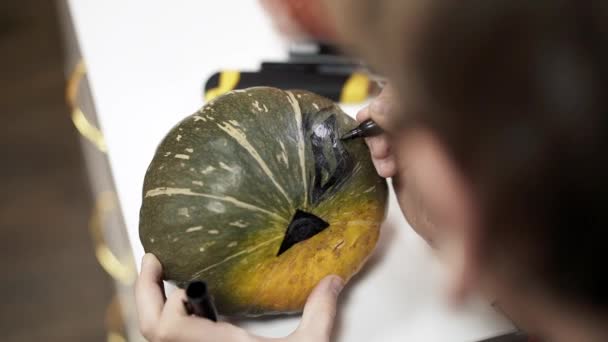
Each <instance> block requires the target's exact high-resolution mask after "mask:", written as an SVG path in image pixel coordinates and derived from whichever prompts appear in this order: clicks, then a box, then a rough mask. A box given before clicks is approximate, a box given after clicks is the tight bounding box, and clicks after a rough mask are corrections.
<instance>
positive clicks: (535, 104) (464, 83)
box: [328, 0, 608, 336]
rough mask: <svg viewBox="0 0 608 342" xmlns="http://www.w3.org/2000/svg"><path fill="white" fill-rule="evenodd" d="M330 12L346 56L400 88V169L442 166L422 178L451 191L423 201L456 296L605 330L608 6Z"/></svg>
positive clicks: (404, 6) (513, 2)
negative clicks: (495, 300)
mask: <svg viewBox="0 0 608 342" xmlns="http://www.w3.org/2000/svg"><path fill="white" fill-rule="evenodd" d="M328 3H329V4H330V7H331V8H332V10H333V13H335V16H336V20H337V22H338V30H340V31H341V37H342V38H343V43H344V45H345V46H346V47H347V48H350V49H352V50H353V51H355V52H357V53H359V54H360V55H362V56H363V57H364V58H366V60H368V61H369V62H370V63H371V64H372V66H373V67H374V68H375V69H377V70H379V71H380V72H381V73H383V74H385V75H387V76H388V77H389V79H390V80H391V82H393V84H394V85H395V86H396V88H397V92H398V94H399V95H400V107H399V108H400V109H399V112H398V113H396V115H395V116H396V117H397V118H399V119H400V120H403V121H405V122H406V125H405V126H406V127H407V128H405V129H402V130H401V131H400V132H398V133H396V134H395V135H396V136H397V138H396V141H397V142H398V141H408V142H409V143H410V146H409V147H408V148H405V149H397V151H396V152H397V153H399V151H407V154H406V155H399V156H397V157H398V159H402V160H407V161H406V162H405V163H407V164H410V165H411V164H412V163H416V162H417V161H418V160H420V162H421V163H423V164H424V163H426V164H427V165H428V166H429V167H430V168H432V167H433V166H437V165H441V168H442V170H430V169H427V171H428V172H426V173H425V172H423V171H424V168H418V169H419V170H421V171H420V172H421V173H424V174H420V175H418V176H419V177H421V178H422V179H423V180H424V178H425V177H426V178H427V179H426V183H433V181H434V179H428V178H429V177H431V176H433V177H437V179H443V180H446V182H438V183H442V184H448V185H449V186H447V187H446V193H441V190H442V189H441V188H438V187H434V189H431V190H429V192H430V193H427V194H426V195H427V196H429V197H430V198H432V199H430V200H429V202H435V203H436V204H439V205H438V207H439V209H438V211H439V212H438V213H437V216H439V217H442V218H444V219H443V220H442V222H440V223H439V224H440V225H441V224H443V225H446V226H449V227H444V228H445V229H441V230H440V231H441V233H440V234H439V236H438V240H440V242H439V247H440V248H442V247H443V248H445V249H449V250H456V251H457V252H454V253H451V254H450V255H451V257H452V260H451V262H452V263H453V264H454V265H457V267H456V268H457V272H459V274H458V275H457V276H456V277H455V279H456V282H458V283H459V284H458V285H457V287H459V288H461V289H462V288H471V287H478V289H479V290H481V291H483V292H486V294H488V295H492V296H494V295H496V296H498V297H499V300H500V299H501V298H504V299H505V301H506V303H503V304H504V305H505V306H507V307H508V306H512V309H513V311H514V312H516V313H517V314H518V315H521V317H524V318H523V320H524V321H527V322H523V323H524V324H526V323H530V322H531V324H530V325H534V324H540V325H545V326H547V325H550V324H559V323H558V322H560V323H563V322H566V321H568V318H571V316H568V314H567V312H568V311H569V310H570V311H571V313H576V315H577V316H578V317H585V318H589V319H588V321H589V320H592V319H593V317H605V315H606V314H607V313H608V293H607V292H605V291H606V288H608V286H607V285H608V275H607V272H606V266H605V265H604V260H603V259H604V258H603V256H604V244H605V242H604V241H605V238H606V235H607V234H606V233H604V227H606V226H607V225H608V210H607V209H608V205H606V204H605V203H607V202H606V199H605V197H606V195H608V178H607V177H606V175H608V162H606V155H607V154H606V150H607V149H608V96H606V94H604V92H605V91H606V90H607V89H608V6H607V4H605V2H601V1H580V0H537V1H526V0H465V1H447V0H446V1H440V0H419V1H392V0H374V1H372V0H358V1H353V0H350V1H348V0H336V1H329V2H328ZM421 132H422V133H421ZM408 136H409V137H408ZM417 136H419V137H422V138H421V139H414V138H412V137H417ZM431 188H432V187H431ZM526 304H529V305H530V307H529V308H526ZM536 304H538V305H539V306H542V307H539V308H534V307H532V306H535V305H536ZM543 308H545V309H543ZM558 311H559V313H557V312H558ZM562 313H563V315H562ZM539 316H545V317H546V319H544V318H542V317H539ZM591 324H593V323H592V322H590V325H591ZM564 325H567V324H564ZM556 328H558V329H556V330H559V331H560V332H559V334H561V336H564V335H566V334H568V332H567V331H566V330H568V327H565V326H564V327H563V328H564V329H559V328H560V327H556ZM572 334H575V333H572ZM571 336H576V335H571Z"/></svg>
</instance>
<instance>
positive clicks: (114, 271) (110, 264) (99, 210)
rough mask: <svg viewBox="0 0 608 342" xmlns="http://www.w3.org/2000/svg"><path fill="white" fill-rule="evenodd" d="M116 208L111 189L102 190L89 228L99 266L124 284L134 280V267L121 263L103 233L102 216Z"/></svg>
mask: <svg viewBox="0 0 608 342" xmlns="http://www.w3.org/2000/svg"><path fill="white" fill-rule="evenodd" d="M116 208H118V199H117V198H116V194H115V193H114V192H113V191H104V192H102V193H100V194H99V196H97V202H96V203H95V208H94V210H93V214H92V215H91V219H90V220H89V229H90V230H91V234H92V236H93V243H94V244H95V256H96V257H97V261H99V264H100V265H101V267H102V268H103V269H104V270H105V271H106V272H107V273H108V274H109V275H110V276H111V277H112V278H114V279H116V280H118V281H119V282H121V283H123V284H125V285H131V284H133V282H134V281H135V275H136V272H135V269H134V267H133V266H131V263H128V262H127V263H123V262H122V261H121V260H120V259H119V258H118V257H117V256H116V255H115V254H114V253H113V252H112V251H111V250H110V248H109V247H108V245H107V243H106V242H105V238H104V235H103V221H104V217H105V216H106V215H107V214H108V213H110V212H112V211H113V210H115V209H116Z"/></svg>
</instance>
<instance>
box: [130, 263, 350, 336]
mask: <svg viewBox="0 0 608 342" xmlns="http://www.w3.org/2000/svg"><path fill="white" fill-rule="evenodd" d="M342 286H343V282H342V279H340V278H339V277H337V276H328V277H326V278H324V279H323V280H321V282H320V283H319V284H318V285H317V287H316V288H315V289H314V290H313V291H312V293H311V294H310V296H309V297H308V301H307V302H306V306H305V307H304V312H303V314H302V321H301V322H300V326H299V327H298V328H297V329H296V331H294V332H293V333H292V334H291V335H289V336H288V337H285V338H283V339H267V338H263V337H258V336H254V335H252V334H249V333H248V332H247V331H245V330H243V329H241V328H239V327H236V326H234V325H231V324H228V323H224V322H218V323H215V322H212V321H210V320H207V319H203V318H199V317H195V316H189V315H188V314H187V313H186V309H185V307H184V301H185V300H186V295H185V292H184V290H181V289H177V290H175V291H173V292H172V293H171V294H170V295H169V297H168V298H167V300H166V301H165V295H164V292H163V287H162V267H161V264H160V262H159V261H158V259H156V257H155V256H154V255H152V254H146V255H144V258H143V260H142V266H141V273H140V275H139V277H138V278H137V283H136V284H135V300H136V305H137V313H138V318H139V327H140V330H141V332H142V334H143V335H144V337H145V338H146V339H147V340H148V341H152V342H156V341H162V342H164V341H175V342H189V341H192V342H194V341H196V342H207V341H209V342H211V341H213V342H216V341H222V342H265V341H274V342H281V341H283V342H304V341H307V342H327V341H329V337H330V335H331V330H332V326H333V321H334V317H335V315H336V302H337V299H338V294H339V293H340V291H341V290H342Z"/></svg>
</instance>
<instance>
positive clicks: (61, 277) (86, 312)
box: [0, 0, 113, 342]
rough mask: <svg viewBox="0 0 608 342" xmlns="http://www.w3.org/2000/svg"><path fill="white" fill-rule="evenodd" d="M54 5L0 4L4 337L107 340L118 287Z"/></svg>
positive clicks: (0, 327)
mask: <svg viewBox="0 0 608 342" xmlns="http://www.w3.org/2000/svg"><path fill="white" fill-rule="evenodd" d="M53 3H54V2H53V1H47V0H44V1H40V0H2V1H0V110H1V111H2V112H1V113H2V114H1V116H0V120H1V121H0V182H1V183H0V184H1V189H2V194H1V195H0V270H1V271H2V276H1V278H0V296H1V299H0V340H1V341H11V342H12V341H103V340H105V330H104V311H105V307H106V305H107V303H108V302H109V301H110V299H111V297H112V290H113V289H112V285H111V282H110V280H109V279H108V277H107V276H106V275H105V274H104V273H103V272H102V271H101V269H100V268H99V266H98V265H97V263H96V261H95V259H94V256H93V250H92V248H91V246H92V245H91V239H90V236H89V233H88V230H87V220H88V215H89V213H90V210H91V199H90V193H89V189H88V187H87V179H86V175H85V171H84V167H83V159H82V157H81V152H80V149H79V145H78V139H77V135H76V133H75V131H74V129H73V127H72V125H71V122H70V121H69V119H68V111H67V108H66V107H65V105H64V100H63V89H64V74H63V56H62V51H63V50H62V46H61V36H60V31H59V28H58V25H57V23H56V21H57V15H56V11H55V9H54V8H53Z"/></svg>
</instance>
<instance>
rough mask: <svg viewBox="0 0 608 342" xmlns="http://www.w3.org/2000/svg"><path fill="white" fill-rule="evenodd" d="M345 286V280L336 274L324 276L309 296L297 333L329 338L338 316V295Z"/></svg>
mask: <svg viewBox="0 0 608 342" xmlns="http://www.w3.org/2000/svg"><path fill="white" fill-rule="evenodd" d="M343 287H344V281H343V280H342V278H340V277H338V276H336V275H331V276H327V277H325V278H323V280H321V282H319V284H318V285H317V286H316V287H315V288H314V289H313V290H312V292H311V293H310V295H309V296H308V300H307V301H306V305H305V306H304V312H303V313H302V321H301V322H300V326H299V327H298V329H297V330H296V333H297V334H303V335H305V336H307V337H315V338H322V339H325V340H326V339H329V337H330V335H331V330H332V327H333V325H334V318H335V317H336V303H337V301H338V295H339V294H340V291H342V288H343Z"/></svg>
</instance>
